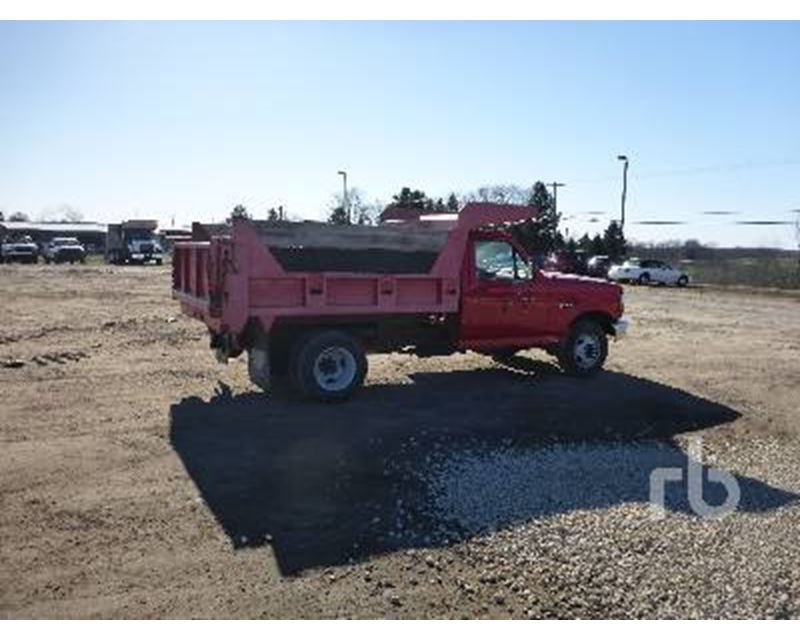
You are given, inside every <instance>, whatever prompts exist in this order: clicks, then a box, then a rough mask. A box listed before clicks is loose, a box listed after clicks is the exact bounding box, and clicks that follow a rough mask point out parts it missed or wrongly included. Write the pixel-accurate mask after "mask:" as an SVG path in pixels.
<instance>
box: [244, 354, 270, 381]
mask: <svg viewBox="0 0 800 640" xmlns="http://www.w3.org/2000/svg"><path fill="white" fill-rule="evenodd" d="M247 374H248V375H249V376H250V382H252V383H253V384H254V385H256V386H257V387H260V388H261V389H263V390H264V391H268V390H269V351H268V350H267V347H266V346H265V345H263V344H258V345H255V346H253V347H251V348H250V349H248V351H247Z"/></svg>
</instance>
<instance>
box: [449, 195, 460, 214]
mask: <svg viewBox="0 0 800 640" xmlns="http://www.w3.org/2000/svg"><path fill="white" fill-rule="evenodd" d="M446 211H451V212H453V213H456V212H457V211H458V198H457V197H456V194H455V193H450V196H449V197H448V198H447V209H446Z"/></svg>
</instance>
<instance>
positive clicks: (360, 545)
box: [0, 265, 800, 618]
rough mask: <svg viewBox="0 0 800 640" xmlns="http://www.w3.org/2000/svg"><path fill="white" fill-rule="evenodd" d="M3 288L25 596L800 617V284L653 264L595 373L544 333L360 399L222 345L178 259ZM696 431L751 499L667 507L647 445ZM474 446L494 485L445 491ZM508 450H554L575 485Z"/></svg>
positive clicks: (0, 449) (6, 557) (47, 600)
mask: <svg viewBox="0 0 800 640" xmlns="http://www.w3.org/2000/svg"><path fill="white" fill-rule="evenodd" d="M0 300H2V301H3V302H2V323H1V324H0V365H2V366H0V417H1V418H2V419H1V420H0V444H1V446H0V616H2V617H6V618H42V617H136V618H139V617H146V618H149V617H170V618H173V617H202V618H209V617H224V618H228V617H273V618H274V617H280V618H294V617H387V616H389V617H456V618H458V617H474V616H478V617H525V616H530V617H540V616H554V617H573V616H579V617H603V616H606V615H608V616H615V617H616V616H676V615H677V616H680V615H688V616H695V615H696V616H719V617H747V616H774V617H797V616H800V562H798V561H797V558H798V556H797V551H796V549H795V547H796V546H797V545H796V535H797V531H798V530H799V529H798V522H800V518H799V517H798V515H799V513H798V512H799V511H800V507H798V502H797V498H798V494H800V471H798V469H797V460H798V455H797V454H798V452H799V451H800V421H799V420H798V418H800V409H798V389H800V300H798V299H797V298H794V297H791V296H783V297H777V296H775V297H772V296H764V295H748V294H745V293H741V292H737V293H726V292H722V291H710V290H699V289H691V288H690V289H688V290H675V289H663V288H648V289H644V288H629V289H628V290H627V291H626V306H627V313H626V315H627V316H628V317H629V319H630V320H631V321H632V327H631V330H630V335H629V337H628V338H627V339H626V340H624V341H621V342H619V343H616V344H612V345H611V348H610V352H611V353H610V357H609V361H608V364H607V371H606V372H604V373H602V374H601V375H599V376H598V377H596V378H594V379H592V380H588V381H576V380H572V379H568V378H565V377H563V376H561V375H560V374H559V373H558V372H557V370H556V369H555V367H554V365H553V362H552V359H551V358H549V357H548V356H546V355H544V354H539V353H536V352H531V353H525V354H523V355H522V356H521V357H518V358H516V359H515V360H514V361H512V362H511V363H510V364H509V365H507V366H506V365H499V364H495V363H494V362H493V361H492V360H490V359H489V358H486V357H483V356H479V355H476V354H465V355H458V356H452V357H449V358H430V359H424V360H422V359H417V358H415V357H412V356H406V355H388V356H371V357H370V373H369V376H368V379H367V386H366V388H365V389H364V390H363V392H362V393H361V394H360V395H359V396H358V397H357V398H356V399H354V400H353V401H351V402H349V403H347V404H343V405H337V406H320V405H313V404H306V403H303V402H300V401H299V400H296V399H294V398H292V397H291V396H290V395H287V394H285V393H283V394H281V393H279V394H277V395H274V396H271V397H269V396H266V395H264V394H262V393H260V392H256V391H255V390H254V388H253V387H252V386H251V385H250V383H249V382H248V380H247V376H246V362H245V359H244V358H242V359H240V360H237V361H233V362H232V363H231V364H229V365H228V366H223V365H220V364H218V363H216V361H215V360H214V358H213V355H212V353H211V351H210V350H209V349H208V344H207V337H206V334H205V328H204V327H203V326H202V325H201V324H200V323H198V322H196V321H192V320H189V319H188V318H185V317H183V316H182V315H181V314H180V313H179V309H178V306H177V304H176V303H175V302H174V301H173V300H172V299H171V298H170V295H169V272H168V268H167V267H163V268H160V267H141V268H139V267H130V268H117V267H113V268H112V267H106V266H85V267H77V266H76V267H69V266H58V267H48V266H44V265H40V266H30V267H28V266H21V265H20V266H8V265H7V266H3V267H0ZM693 433H694V434H698V433H699V434H702V435H703V436H704V443H703V444H704V447H705V450H706V452H708V454H709V455H710V456H711V458H712V459H713V460H714V461H715V463H716V464H718V465H719V466H720V467H722V468H725V469H728V470H730V471H731V472H733V473H735V474H736V477H737V478H738V479H739V481H740V485H741V487H742V489H741V491H742V507H741V508H740V510H739V511H737V512H736V513H735V514H733V515H731V516H729V517H728V518H725V519H723V520H721V521H719V522H720V524H713V525H711V524H706V523H699V522H698V518H697V517H695V516H692V515H691V514H688V513H687V512H686V510H685V509H682V508H680V506H675V507H674V508H673V509H671V510H670V513H669V514H668V516H667V519H666V520H665V521H664V522H665V524H661V525H659V528H657V527H656V525H654V524H652V523H651V522H650V521H649V520H648V519H647V518H646V517H645V516H644V515H643V513H644V511H643V510H644V509H645V507H646V502H647V495H648V494H647V484H646V483H647V477H648V475H649V472H650V471H651V470H652V468H653V462H652V459H653V458H652V456H651V455H650V454H649V453H648V454H647V456H645V455H643V454H640V452H641V451H642V450H643V448H644V447H645V446H651V445H653V443H655V446H657V447H666V448H667V449H666V450H668V451H669V452H670V456H672V458H670V459H676V458H675V455H676V453H677V454H680V455H678V458H681V456H682V455H683V454H681V452H682V451H683V450H684V449H685V447H686V441H687V440H686V439H687V438H688V437H689V435H690V434H693ZM634 445H636V446H635V447H634ZM559 447H560V448H559ZM456 450H458V451H466V450H469V451H473V450H474V451H479V452H482V453H480V455H479V456H478V457H479V458H480V460H489V461H495V462H494V463H493V464H499V466H496V468H497V469H498V471H497V473H498V474H499V473H501V472H502V473H503V474H506V475H505V476H503V477H502V482H495V483H494V484H492V482H489V481H487V482H483V481H481V482H480V483H479V484H480V485H481V486H479V487H478V488H477V489H475V490H473V489H470V490H469V492H468V493H469V496H467V498H469V497H470V496H474V495H476V491H478V492H483V493H480V501H479V502H480V503H479V504H475V505H467V506H463V505H462V503H458V504H457V505H456V506H452V504H451V503H453V500H455V498H454V497H453V495H450V494H449V497H448V496H446V497H447V500H444V501H443V500H442V499H439V500H438V501H437V500H434V499H433V498H431V495H430V491H431V486H433V485H432V484H431V482H432V481H431V480H430V478H431V476H430V473H433V471H436V473H437V474H439V475H437V476H436V477H437V478H438V480H437V483H438V484H436V486H437V487H438V489H437V490H438V491H441V490H442V487H445V489H446V488H447V487H450V489H446V491H450V492H451V494H452V492H454V491H456V492H457V489H458V487H459V486H462V487H472V486H473V485H472V484H466V483H468V482H474V477H473V476H471V475H469V474H468V473H467V471H463V467H464V465H462V467H459V468H461V469H462V471H459V473H462V472H463V473H464V474H465V475H462V476H454V475H453V473H454V472H452V471H451V468H454V467H452V465H450V464H449V463H447V464H443V463H442V464H440V461H441V460H442V459H445V458H447V456H449V455H450V453H451V452H452V451H456ZM659 450H662V449H659ZM508 451H513V452H514V456H516V457H515V458H514V460H518V459H519V455H521V454H520V452H523V453H525V455H528V453H531V455H533V454H537V452H541V451H547V452H549V453H548V456H549V457H548V458H547V460H548V462H547V464H555V465H556V467H555V468H557V469H559V470H560V471H559V473H561V474H562V475H560V476H558V477H560V478H562V480H563V481H559V482H550V484H549V485H547V491H548V493H547V495H546V496H545V497H546V498H547V500H549V502H547V504H544V502H542V500H541V498H542V495H543V492H544V488H543V487H542V486H539V487H538V488H537V485H533V486H531V485H526V484H525V483H521V482H517V481H516V479H515V477H514V476H513V473H515V472H514V469H517V468H518V467H515V466H514V465H511V464H507V463H506V462H505V460H507V458H502V460H504V461H503V462H501V463H497V462H496V461H497V460H501V458H500V456H501V454H503V452H508ZM553 452H555V454H553ZM559 452H570V453H569V455H573V454H576V455H577V454H580V455H583V454H584V453H586V452H588V454H590V459H591V460H599V459H600V457H597V456H595V454H598V455H599V454H602V456H605V457H603V458H602V459H604V460H605V459H607V458H608V456H609V455H611V456H612V458H614V456H623V457H624V458H625V460H624V461H625V464H624V465H622V464H621V465H620V466H619V467H615V466H612V467H611V468H610V471H609V472H608V473H609V474H610V475H611V476H613V475H614V474H615V473H617V472H616V471H615V470H614V469H617V468H618V469H626V471H625V473H627V474H628V475H629V476H630V478H628V480H626V481H625V483H622V484H613V483H612V484H608V483H606V478H605V476H604V477H602V478H601V477H599V476H598V477H597V478H595V477H594V476H592V475H591V473H592V471H591V464H592V463H591V461H590V462H589V463H588V466H586V467H582V468H581V469H582V470H580V471H579V470H577V469H576V468H573V467H570V466H569V460H572V459H573V458H570V457H558V456H559V455H561V454H560V453H559ZM609 452H610V453H609ZM476 455H477V454H476ZM537 455H538V454H537ZM553 455H556V458H553ZM564 455H566V454H564ZM480 456H483V457H480ZM592 456H595V457H592ZM475 459H478V458H475ZM533 459H539V458H531V460H533ZM617 459H621V458H617ZM682 459H683V460H684V461H685V459H686V458H685V456H683V457H682ZM523 460H527V458H523ZM581 460H582V459H581ZM578 463H579V464H586V463H585V462H581V461H579V462H578ZM578 463H576V464H578ZM470 464H472V463H470ZM514 464H517V463H516V462H515V463H514ZM525 464H528V463H525ZM493 468H495V467H491V466H488V467H486V466H484V467H481V469H484V470H485V469H489V470H490V472H491V470H492V469H493ZM443 469H444V471H442V470H443ZM470 469H474V465H473V466H471V467H470ZM443 473H447V474H450V475H447V476H446V477H445V478H444V480H442V478H443V477H444V476H442V474H443ZM469 473H472V471H469ZM481 473H483V471H481ZM509 473H511V474H512V475H511V476H509ZM620 473H621V472H620ZM587 474H588V475H587ZM499 477H500V476H498V475H497V474H494V473H493V472H492V476H491V478H489V480H493V479H494V480H496V479H497V478H499ZM550 477H551V478H552V477H553V476H552V474H551V476H550ZM454 478H455V480H454ZM495 485H497V486H496V487H495ZM599 485H603V489H602V492H600V489H598V486H599ZM453 487H455V488H453ZM569 487H571V488H572V490H571V491H569V492H568V491H567V489H568V488H569ZM575 487H578V488H581V487H583V488H581V490H580V491H576V490H574V489H575ZM512 492H514V493H513V496H512ZM560 492H563V493H560ZM531 495H536V496H537V500H536V501H526V500H527V498H526V499H522V497H524V496H531ZM512 499H513V501H514V505H515V506H514V509H513V513H510V516H509V517H508V518H505V519H504V518H503V517H501V516H502V514H501V515H500V516H498V515H497V513H496V512H495V511H496V508H497V507H498V506H503V505H505V504H506V502H507V501H508V503H509V504H510V503H511V501H512ZM448 500H449V502H448ZM462 502H463V501H462ZM464 504H465V503H464ZM675 504H676V505H677V504H678V503H677V502H676V503H675ZM432 505H433V506H432ZM437 505H438V506H437ZM442 505H444V506H442ZM492 508H495V511H492ZM443 509H444V511H442V510H443ZM447 509H453V510H454V511H453V513H452V514H451V515H452V516H453V519H454V520H453V521H450V520H448V514H447V512H446V511H447ZM451 525H452V526H451ZM473 525H474V526H473ZM459 527H460V528H459ZM690 559H691V561H690ZM702 563H707V564H702ZM704 567H706V568H704Z"/></svg>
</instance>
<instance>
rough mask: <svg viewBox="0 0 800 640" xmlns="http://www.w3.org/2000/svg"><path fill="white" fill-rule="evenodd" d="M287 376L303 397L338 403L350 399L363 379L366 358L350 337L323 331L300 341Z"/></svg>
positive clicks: (365, 370) (358, 344)
mask: <svg viewBox="0 0 800 640" xmlns="http://www.w3.org/2000/svg"><path fill="white" fill-rule="evenodd" d="M289 369H290V371H289V374H290V377H291V381H292V384H293V385H294V387H295V388H296V389H297V390H298V391H299V392H300V393H301V394H302V395H304V396H305V397H307V398H309V399H311V400H317V401H321V402H340V401H342V400H346V399H347V398H349V397H350V396H352V395H353V394H354V393H355V392H356V391H358V389H359V388H360V387H361V385H362V384H363V383H364V378H365V377H366V375H367V356H366V353H365V351H364V348H363V347H362V346H361V344H360V343H359V342H358V341H357V340H356V339H355V338H353V337H352V336H350V335H348V334H347V333H344V332H343V331H337V330H326V331H320V332H318V333H313V334H310V335H308V336H306V337H305V338H301V339H300V341H299V342H298V343H297V344H296V345H295V348H294V349H293V352H292V355H291V357H290V364H289Z"/></svg>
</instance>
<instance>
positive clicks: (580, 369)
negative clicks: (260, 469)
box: [172, 203, 627, 401]
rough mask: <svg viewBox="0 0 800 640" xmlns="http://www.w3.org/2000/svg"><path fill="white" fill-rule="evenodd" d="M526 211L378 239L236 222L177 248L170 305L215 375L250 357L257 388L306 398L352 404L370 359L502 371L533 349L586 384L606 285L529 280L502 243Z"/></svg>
mask: <svg viewBox="0 0 800 640" xmlns="http://www.w3.org/2000/svg"><path fill="white" fill-rule="evenodd" d="M535 216H536V210H535V209H532V208H530V207H523V206H512V205H494V204H484V203H471V204H468V205H466V206H465V207H464V208H463V209H462V210H461V211H460V212H459V213H458V214H443V215H442V214H432V215H431V214H426V213H424V212H418V213H415V214H414V215H409V212H408V211H405V212H404V215H403V216H402V219H399V220H396V221H392V220H391V219H388V220H386V221H385V223H384V224H381V225H379V226H374V227H369V226H335V225H327V224H323V223H315V222H302V223H292V222H281V221H279V222H266V221H264V222H259V221H253V220H248V219H235V220H234V221H233V223H232V224H231V225H230V226H228V227H217V228H215V229H214V228H210V227H209V228H204V227H202V226H201V225H196V226H195V233H194V235H193V240H192V241H189V242H178V243H176V245H175V248H174V253H173V261H172V278H173V285H172V286H173V297H174V298H175V299H177V300H179V301H180V304H181V308H182V310H183V312H184V313H186V314H188V315H190V316H192V317H195V318H197V319H199V320H202V321H203V322H204V323H205V324H206V325H207V326H208V329H209V331H210V334H211V347H212V348H213V349H215V351H216V353H217V357H218V359H219V360H220V361H222V362H227V359H228V358H231V357H236V356H238V355H240V354H242V353H243V352H244V351H247V353H248V361H249V362H248V370H249V375H250V379H251V380H252V381H253V382H254V383H255V384H256V385H258V386H260V387H262V388H264V389H267V388H268V387H269V382H270V377H271V376H288V380H289V381H290V383H291V385H292V386H293V387H294V388H295V389H296V390H297V391H299V392H300V393H301V394H302V395H304V396H306V397H308V398H311V399H315V400H322V401H337V400H343V399H345V398H348V397H350V396H351V395H352V394H353V393H354V392H355V391H356V390H357V389H358V388H359V387H360V386H361V385H362V383H363V381H364V378H365V376H366V374H367V358H366V354H367V353H368V352H370V353H380V352H389V351H398V350H408V351H411V352H413V353H416V354H417V355H419V356H427V355H444V354H449V353H454V352H459V351H464V350H467V349H470V350H474V351H477V352H481V353H485V354H490V355H494V356H497V357H500V358H504V357H508V356H510V355H513V354H514V353H515V352H516V351H518V350H521V349H528V348H532V347H538V348H542V349H545V350H546V351H548V352H549V353H551V354H553V355H555V356H557V358H558V361H559V364H560V366H561V367H562V369H563V370H564V371H565V372H566V373H568V374H571V375H576V376H588V375H591V374H592V373H594V372H596V371H598V370H599V369H600V368H601V367H602V366H603V363H604V361H605V358H606V354H607V348H608V336H616V337H621V336H622V335H623V334H624V332H625V329H626V327H627V322H626V321H625V320H624V319H623V318H622V314H623V310H624V308H623V302H622V289H621V287H619V286H618V285H616V284H612V283H608V282H604V281H600V280H595V279H591V278H583V277H577V276H567V275H563V274H557V273H548V272H545V271H538V270H536V269H535V268H533V267H532V262H531V260H530V258H529V257H528V256H527V255H526V253H525V251H524V250H523V249H522V248H521V247H520V246H519V245H518V244H517V242H516V241H515V240H514V238H513V236H512V234H510V233H509V232H508V231H507V227H508V224H509V223H515V222H520V221H523V220H526V219H530V218H532V217H535Z"/></svg>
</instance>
